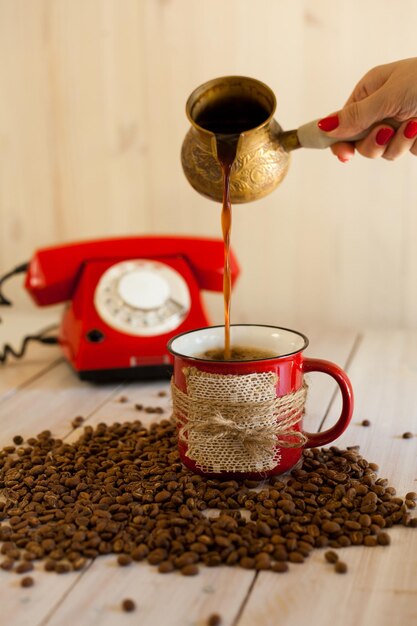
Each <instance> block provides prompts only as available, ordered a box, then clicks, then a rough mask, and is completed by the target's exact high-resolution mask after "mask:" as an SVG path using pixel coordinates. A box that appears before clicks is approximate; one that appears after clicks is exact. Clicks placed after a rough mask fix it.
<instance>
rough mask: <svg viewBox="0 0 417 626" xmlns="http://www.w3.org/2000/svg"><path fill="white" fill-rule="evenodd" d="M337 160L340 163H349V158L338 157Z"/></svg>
mask: <svg viewBox="0 0 417 626" xmlns="http://www.w3.org/2000/svg"><path fill="white" fill-rule="evenodd" d="M337 158H338V159H339V161H340V162H341V163H347V162H348V161H350V158H349V157H341V156H338V157H337Z"/></svg>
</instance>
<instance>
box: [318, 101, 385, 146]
mask: <svg viewBox="0 0 417 626" xmlns="http://www.w3.org/2000/svg"><path fill="white" fill-rule="evenodd" d="M386 109H387V107H386V101H385V99H384V97H383V95H382V94H381V93H380V92H378V91H377V92H375V93H373V94H371V95H370V96H368V97H367V98H364V99H363V100H359V101H357V102H350V103H349V104H347V105H346V106H345V107H343V109H341V110H340V111H337V112H336V113H333V114H332V115H331V116H329V117H327V118H324V119H322V120H320V121H319V122H318V125H319V128H320V129H321V130H324V131H325V132H328V133H329V135H330V136H331V137H340V138H347V137H355V136H356V135H358V134H359V133H361V132H362V131H364V130H366V129H367V128H369V127H370V126H371V125H372V124H374V123H375V122H378V121H380V120H382V119H383V118H384V117H387V116H388V115H389V112H388V111H387V110H386Z"/></svg>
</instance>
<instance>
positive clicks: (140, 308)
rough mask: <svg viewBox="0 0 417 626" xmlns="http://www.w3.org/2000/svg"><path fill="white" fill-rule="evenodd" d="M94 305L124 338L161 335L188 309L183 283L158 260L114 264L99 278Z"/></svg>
mask: <svg viewBox="0 0 417 626" xmlns="http://www.w3.org/2000/svg"><path fill="white" fill-rule="evenodd" d="M94 305H95V307H96V310H97V313H98V314H99V316H100V317H101V319H102V320H103V321H104V322H106V324H108V325H109V326H110V327H111V328H114V329H116V330H119V331H121V332H123V333H126V334H128V335H134V336H142V337H151V336H156V335H163V334H164V333H167V332H169V331H171V330H174V329H175V328H178V326H179V325H180V324H181V323H182V322H183V321H184V319H185V317H186V316H187V315H188V313H189V311H190V307H191V298H190V292H189V290H188V286H187V283H186V282H185V280H184V279H183V277H182V276H181V274H179V272H177V271H176V270H174V269H173V268H172V267H170V266H169V265H165V263H161V262H159V261H148V260H140V259H135V260H131V261H122V262H121V263H116V264H115V265H113V266H112V267H110V268H109V269H108V270H106V271H105V272H104V274H103V275H102V276H101V278H100V280H99V282H98V284H97V287H96V290H95V293H94Z"/></svg>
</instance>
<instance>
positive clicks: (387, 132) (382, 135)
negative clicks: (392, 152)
mask: <svg viewBox="0 0 417 626" xmlns="http://www.w3.org/2000/svg"><path fill="white" fill-rule="evenodd" d="M394 132H395V131H393V130H392V128H381V129H380V130H379V131H378V132H377V134H376V137H375V141H376V143H377V144H378V146H386V145H387V143H388V142H389V140H390V139H391V137H392V136H393V134H394Z"/></svg>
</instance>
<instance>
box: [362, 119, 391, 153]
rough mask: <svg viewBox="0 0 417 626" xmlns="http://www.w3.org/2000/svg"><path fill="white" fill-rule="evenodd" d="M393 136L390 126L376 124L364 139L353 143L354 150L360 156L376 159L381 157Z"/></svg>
mask: <svg viewBox="0 0 417 626" xmlns="http://www.w3.org/2000/svg"><path fill="white" fill-rule="evenodd" d="M394 134H395V130H394V129H393V128H391V126H388V125H387V124H378V126H375V128H373V129H372V130H371V131H370V132H369V133H368V135H367V136H366V137H364V139H361V141H357V142H356V143H355V148H356V150H357V151H358V152H359V154H361V155H362V156H364V157H366V158H368V159H377V158H378V157H382V156H383V154H384V153H385V151H386V150H387V148H388V144H389V142H390V141H391V139H392V138H393V136H394Z"/></svg>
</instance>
